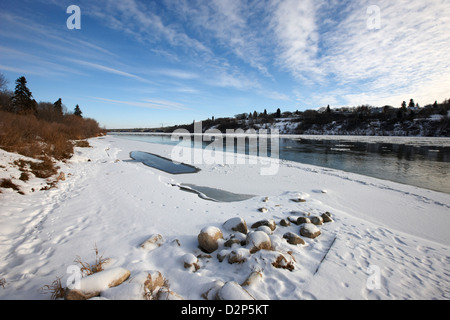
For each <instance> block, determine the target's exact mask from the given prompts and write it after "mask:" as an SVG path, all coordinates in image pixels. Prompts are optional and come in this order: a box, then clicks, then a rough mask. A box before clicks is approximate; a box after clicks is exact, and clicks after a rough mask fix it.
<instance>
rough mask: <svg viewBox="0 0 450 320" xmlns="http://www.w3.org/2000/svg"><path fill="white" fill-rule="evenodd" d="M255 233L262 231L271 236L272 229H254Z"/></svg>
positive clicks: (263, 227)
mask: <svg viewBox="0 0 450 320" xmlns="http://www.w3.org/2000/svg"><path fill="white" fill-rule="evenodd" d="M256 231H262V232H265V233H267V234H268V235H269V236H270V235H271V234H272V229H270V228H269V227H268V226H259V227H258V228H256Z"/></svg>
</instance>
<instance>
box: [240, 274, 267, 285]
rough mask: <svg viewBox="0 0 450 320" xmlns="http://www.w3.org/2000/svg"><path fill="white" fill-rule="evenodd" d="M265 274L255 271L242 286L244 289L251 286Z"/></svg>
mask: <svg viewBox="0 0 450 320" xmlns="http://www.w3.org/2000/svg"><path fill="white" fill-rule="evenodd" d="M262 276H263V274H262V273H261V272H259V271H253V272H252V273H251V274H250V275H249V276H248V278H247V279H246V280H245V281H244V282H243V283H242V284H241V286H243V287H248V286H251V285H252V284H255V283H257V282H258V281H260V280H261V279H262Z"/></svg>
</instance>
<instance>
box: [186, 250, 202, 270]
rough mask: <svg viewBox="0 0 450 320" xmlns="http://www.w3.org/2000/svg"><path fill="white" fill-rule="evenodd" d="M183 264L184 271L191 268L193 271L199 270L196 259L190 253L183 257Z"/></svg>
mask: <svg viewBox="0 0 450 320" xmlns="http://www.w3.org/2000/svg"><path fill="white" fill-rule="evenodd" d="M183 263H184V268H185V269H191V268H193V269H194V271H197V270H198V269H200V266H199V265H198V259H197V257H196V256H194V255H193V254H192V253H186V254H185V255H184V256H183Z"/></svg>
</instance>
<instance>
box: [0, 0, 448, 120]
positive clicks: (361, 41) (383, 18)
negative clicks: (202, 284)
mask: <svg viewBox="0 0 450 320" xmlns="http://www.w3.org/2000/svg"><path fill="white" fill-rule="evenodd" d="M70 5H77V6H79V7H80V9H81V29H80V30H70V29H68V28H67V25H66V21H67V19H68V18H69V17H70V16H71V14H68V13H67V12H66V10H67V7H68V6H70ZM449 30H450V0H433V1H418V0H413V1H405V0H400V1H391V0H380V1H376V0H372V1H365V0H359V1H356V0H355V1H351V0H346V1H336V0H332V1H321V0H258V1H256V0H208V1H200V0H158V1H139V0H123V1H108V0H96V1H92V0H90V1H76V0H70V1H64V0H62V1H57V0H46V1H45V0H2V1H1V3H0V73H2V74H3V75H4V76H5V77H6V79H7V80H8V81H9V85H8V87H9V89H11V90H12V89H13V88H14V81H15V79H17V78H18V77H20V76H22V75H23V76H25V77H26V78H27V80H28V86H29V88H30V90H31V91H32V92H33V96H34V98H35V99H36V100H37V101H49V102H54V101H56V100H57V99H58V98H62V101H63V103H64V104H65V105H66V107H67V109H68V110H70V111H71V110H73V108H74V107H75V105H76V104H79V105H80V107H81V110H82V111H83V113H84V116H86V117H91V118H94V119H96V120H97V121H98V122H99V123H100V124H101V125H102V126H104V127H106V128H135V127H156V126H161V124H163V125H165V126H167V125H174V124H184V123H190V122H192V120H197V121H199V120H203V119H207V118H210V117H212V116H215V117H216V118H217V117H226V116H234V115H235V114H238V113H244V112H252V111H254V110H257V111H263V110H264V109H267V111H268V112H275V111H276V109H277V108H281V110H282V111H295V110H305V109H311V108H319V107H322V106H326V105H328V104H329V105H331V106H332V107H341V106H357V105H362V104H370V105H374V106H383V105H386V104H390V105H392V106H394V107H399V106H400V104H401V102H402V101H403V100H407V101H408V100H409V99H410V98H413V99H414V100H415V101H416V102H418V103H419V104H421V105H422V106H423V105H425V104H428V103H433V102H434V101H435V100H437V101H439V102H441V101H443V100H444V99H446V98H450V91H449V88H450V59H449V57H450V32H449Z"/></svg>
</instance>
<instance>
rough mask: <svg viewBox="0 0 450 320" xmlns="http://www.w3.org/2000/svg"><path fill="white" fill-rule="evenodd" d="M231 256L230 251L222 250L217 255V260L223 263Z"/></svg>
mask: <svg viewBox="0 0 450 320" xmlns="http://www.w3.org/2000/svg"><path fill="white" fill-rule="evenodd" d="M229 254H230V251H229V250H226V249H223V250H220V252H218V253H217V260H219V262H222V261H223V260H225V258H226V257H228V255H229Z"/></svg>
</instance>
